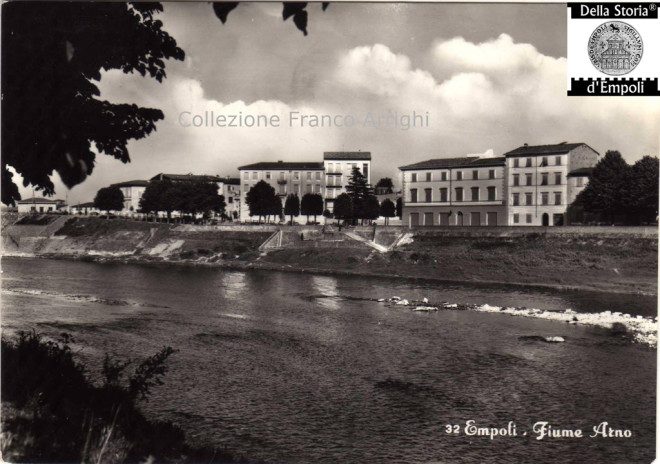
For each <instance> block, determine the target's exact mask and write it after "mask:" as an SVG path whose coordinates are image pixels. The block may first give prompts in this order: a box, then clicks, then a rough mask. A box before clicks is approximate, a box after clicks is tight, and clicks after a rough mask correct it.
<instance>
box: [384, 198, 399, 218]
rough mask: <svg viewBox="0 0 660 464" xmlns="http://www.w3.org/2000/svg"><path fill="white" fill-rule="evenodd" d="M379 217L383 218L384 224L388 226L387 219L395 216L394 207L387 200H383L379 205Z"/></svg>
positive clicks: (390, 201)
mask: <svg viewBox="0 0 660 464" xmlns="http://www.w3.org/2000/svg"><path fill="white" fill-rule="evenodd" d="M380 215H381V216H383V217H384V218H385V224H389V218H393V217H394V216H396V206H394V203H393V202H392V200H390V199H389V198H385V199H384V200H383V202H382V203H381V204H380Z"/></svg>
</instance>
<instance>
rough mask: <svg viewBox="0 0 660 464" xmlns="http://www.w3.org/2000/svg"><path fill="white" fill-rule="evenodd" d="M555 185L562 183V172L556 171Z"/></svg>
mask: <svg viewBox="0 0 660 464" xmlns="http://www.w3.org/2000/svg"><path fill="white" fill-rule="evenodd" d="M555 185H561V172H555Z"/></svg>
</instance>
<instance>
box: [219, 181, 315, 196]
mask: <svg viewBox="0 0 660 464" xmlns="http://www.w3.org/2000/svg"><path fill="white" fill-rule="evenodd" d="M243 188H244V189H245V193H246V194H247V192H249V191H250V184H245V185H244V186H243ZM301 189H302V186H301V185H300V184H293V185H292V187H291V190H290V191H289V192H287V189H286V185H285V184H280V185H278V186H277V193H278V194H279V195H285V194H287V193H295V194H296V195H300V194H301V193H321V184H306V185H305V189H304V190H305V191H304V192H301ZM230 198H231V197H230Z"/></svg>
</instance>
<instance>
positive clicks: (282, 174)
mask: <svg viewBox="0 0 660 464" xmlns="http://www.w3.org/2000/svg"><path fill="white" fill-rule="evenodd" d="M280 180H284V172H282V171H280Z"/></svg>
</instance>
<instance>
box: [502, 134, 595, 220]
mask: <svg viewBox="0 0 660 464" xmlns="http://www.w3.org/2000/svg"><path fill="white" fill-rule="evenodd" d="M504 156H505V158H506V173H507V174H506V175H507V184H508V188H507V190H508V205H507V206H508V208H507V209H508V224H509V225H512V226H518V225H525V226H551V225H563V224H565V222H566V221H565V215H566V211H567V208H568V206H569V205H570V204H571V203H572V202H573V200H575V197H576V196H577V193H578V192H579V191H580V190H581V189H583V188H584V185H586V182H587V181H588V175H589V172H590V171H589V168H592V167H593V166H595V165H596V163H597V162H598V153H597V152H596V151H595V150H594V149H593V148H591V147H590V146H588V145H587V144H585V143H560V144H557V145H537V146H529V145H527V144H525V145H523V146H522V147H518V148H516V149H515V150H511V151H509V152H507V153H505V154H504ZM569 176H570V177H569ZM573 179H575V180H573ZM578 184H580V186H578Z"/></svg>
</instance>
